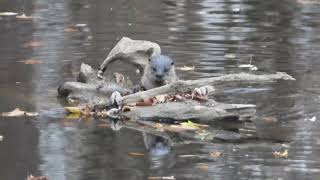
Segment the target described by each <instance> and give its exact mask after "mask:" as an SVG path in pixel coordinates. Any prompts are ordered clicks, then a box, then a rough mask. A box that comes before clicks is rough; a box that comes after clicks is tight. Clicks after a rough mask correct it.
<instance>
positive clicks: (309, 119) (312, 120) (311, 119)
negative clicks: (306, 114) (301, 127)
mask: <svg viewBox="0 0 320 180" xmlns="http://www.w3.org/2000/svg"><path fill="white" fill-rule="evenodd" d="M316 120H317V117H316V116H313V117H312V118H305V119H304V121H310V122H315V121H316Z"/></svg>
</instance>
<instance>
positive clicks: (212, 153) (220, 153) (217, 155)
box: [210, 151, 222, 158]
mask: <svg viewBox="0 0 320 180" xmlns="http://www.w3.org/2000/svg"><path fill="white" fill-rule="evenodd" d="M221 155H222V152H218V151H215V152H211V153H210V156H211V157H213V158H217V157H220V156H221Z"/></svg>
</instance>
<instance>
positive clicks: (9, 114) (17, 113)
mask: <svg viewBox="0 0 320 180" xmlns="http://www.w3.org/2000/svg"><path fill="white" fill-rule="evenodd" d="M38 115H39V113H37V112H26V111H22V110H21V109H20V108H16V109H14V110H13V111H11V112H4V113H1V116H6V117H18V116H38Z"/></svg>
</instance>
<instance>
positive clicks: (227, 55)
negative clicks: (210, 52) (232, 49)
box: [224, 53, 237, 59]
mask: <svg viewBox="0 0 320 180" xmlns="http://www.w3.org/2000/svg"><path fill="white" fill-rule="evenodd" d="M224 57H225V58H229V59H234V58H236V57H237V56H236V55H235V54H232V53H229V54H225V55H224Z"/></svg>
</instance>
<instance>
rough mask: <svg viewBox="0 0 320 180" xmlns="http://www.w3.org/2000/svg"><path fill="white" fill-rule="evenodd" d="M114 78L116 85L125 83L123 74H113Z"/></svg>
mask: <svg viewBox="0 0 320 180" xmlns="http://www.w3.org/2000/svg"><path fill="white" fill-rule="evenodd" d="M113 75H114V77H115V78H116V83H117V84H123V83H124V82H125V81H124V75H123V74H120V73H117V72H115V73H114V74H113Z"/></svg>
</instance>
